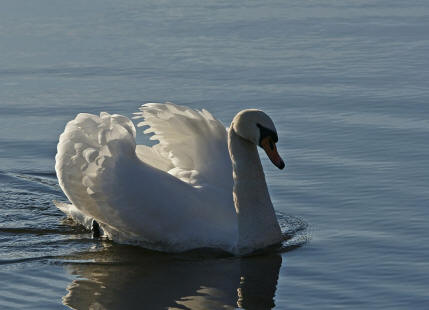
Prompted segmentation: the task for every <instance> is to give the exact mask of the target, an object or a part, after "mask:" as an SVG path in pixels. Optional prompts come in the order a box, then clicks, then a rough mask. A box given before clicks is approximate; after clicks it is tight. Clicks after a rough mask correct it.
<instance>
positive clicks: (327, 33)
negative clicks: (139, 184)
mask: <svg viewBox="0 0 429 310" xmlns="http://www.w3.org/2000/svg"><path fill="white" fill-rule="evenodd" d="M428 29H429V4H428V2H427V1H418V0H416V1H407V2H404V1H395V0H394V1H387V0H386V1H361V0H359V1H354V2H352V3H351V2H350V3H345V2H344V1H264V2H262V1H261V2H246V1H235V2H230V1H229V2H227V1H203V2H201V1H193V0H189V1H181V2H180V3H179V2H177V1H144V2H143V1H132V0H126V1H121V2H120V3H119V2H117V1H91V2H87V1H69V2H67V1H47V0H45V1H37V2H35V1H32V2H29V1H8V0H6V1H2V9H1V10H0V56H1V57H0V185H1V186H0V279H1V281H0V308H2V309H63V308H65V307H66V306H67V307H70V308H74V309H88V308H91V307H92V308H93V309H125V308H145V309H167V308H170V309H220V308H222V307H223V308H226V309H234V308H244V309H271V308H275V309H334V308H342V309H427V308H428V307H429V293H428V292H429V262H428V257H429V234H428V232H427V227H428V221H429V208H428V204H429V143H428V141H429V82H428V81H429V57H428V55H429V35H428ZM148 101H152V102H153V101H155V102H156V101H160V102H163V101H172V102H174V103H177V104H186V105H188V106H190V107H193V108H198V109H202V108H204V109H207V110H209V111H210V112H212V113H213V114H214V116H215V117H217V118H219V119H220V120H222V121H223V122H224V123H225V124H229V122H230V121H231V120H232V117H233V116H234V115H235V113H237V112H238V111H239V110H241V109H243V108H249V107H255V108H259V109H262V110H264V111H266V112H267V113H268V114H269V115H271V116H272V118H273V119H274V121H275V123H276V127H277V129H278V131H279V138H280V141H279V144H278V147H279V152H280V153H281V154H282V155H283V156H284V157H285V158H286V160H287V169H286V172H283V171H279V170H277V169H276V168H275V167H273V166H271V165H270V163H269V161H268V160H267V159H266V158H265V157H263V165H264V169H265V172H266V176H267V181H268V184H269V189H270V192H271V197H272V200H273V203H274V205H275V208H276V210H277V211H278V212H279V214H280V215H281V217H282V218H281V220H282V221H283V222H284V223H286V224H288V221H289V222H290V219H295V220H297V221H300V223H301V224H302V225H303V226H302V227H303V228H305V225H308V227H307V228H306V229H305V230H304V231H303V232H301V233H295V232H294V233H292V235H293V236H294V237H296V238H297V239H298V241H297V244H300V245H301V246H300V247H298V248H295V249H293V250H292V248H293V247H290V248H288V247H287V251H280V252H273V253H271V252H270V253H266V254H263V255H258V256H255V257H251V258H241V259H240V258H231V257H210V256H208V257H203V258H202V257H200V256H198V255H197V256H195V255H191V256H180V255H163V254H159V253H154V252H150V251H146V250H144V249H139V248H135V247H129V246H122V245H117V244H113V243H111V242H108V241H100V240H96V239H92V238H91V234H90V233H89V232H87V231H85V230H84V229H82V228H81V227H79V226H76V225H74V224H73V223H72V222H70V221H69V220H66V219H65V217H64V216H63V214H62V213H61V212H60V211H59V210H57V209H56V208H55V206H54V205H53V203H52V201H53V200H60V201H64V200H65V197H64V195H63V194H62V192H61V190H60V188H59V186H58V183H57V180H56V176H55V172H54V156H55V152H56V143H57V141H58V136H59V134H60V133H61V132H62V130H63V129H64V126H65V123H66V122H67V121H68V120H70V119H72V118H73V117H74V116H75V114H77V113H78V112H90V113H98V112H100V111H107V112H111V113H120V114H123V115H126V116H129V117H131V114H132V112H135V111H137V108H138V106H139V105H140V104H142V103H145V102H148ZM138 140H139V141H140V142H142V141H145V139H144V138H142V137H139V138H138ZM292 222H293V221H292ZM301 224H299V225H301ZM299 225H298V226H299ZM303 242H304V244H303Z"/></svg>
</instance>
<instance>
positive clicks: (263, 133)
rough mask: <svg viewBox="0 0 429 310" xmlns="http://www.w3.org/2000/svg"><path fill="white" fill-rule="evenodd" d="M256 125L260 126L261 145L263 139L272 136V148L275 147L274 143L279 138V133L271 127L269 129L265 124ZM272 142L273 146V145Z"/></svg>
mask: <svg viewBox="0 0 429 310" xmlns="http://www.w3.org/2000/svg"><path fill="white" fill-rule="evenodd" d="M256 127H258V128H259V137H260V138H259V146H261V141H262V139H264V138H266V137H270V148H271V149H274V144H272V143H276V142H277V141H278V140H279V138H278V136H277V133H276V132H275V131H273V130H271V129H268V128H266V127H264V126H262V125H261V124H256ZM271 144H272V147H271Z"/></svg>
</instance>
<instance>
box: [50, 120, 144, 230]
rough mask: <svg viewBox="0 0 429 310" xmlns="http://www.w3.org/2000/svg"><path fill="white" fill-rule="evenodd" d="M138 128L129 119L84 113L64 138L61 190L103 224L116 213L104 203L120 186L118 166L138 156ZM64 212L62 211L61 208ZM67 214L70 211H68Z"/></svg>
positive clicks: (59, 151) (60, 160)
mask: <svg viewBox="0 0 429 310" xmlns="http://www.w3.org/2000/svg"><path fill="white" fill-rule="evenodd" d="M135 135H136V131H135V127H134V125H133V123H132V122H131V121H130V120H129V119H128V118H126V117H124V116H121V115H110V114H108V113H105V112H102V113H101V114H100V116H96V115H92V114H86V113H80V114H78V115H77V116H76V118H75V119H74V120H72V121H70V122H68V123H67V125H66V127H65V129H64V132H63V133H62V134H61V136H60V140H59V143H58V148H57V155H56V157H55V161H56V164H55V170H56V173H57V177H58V181H59V184H60V186H61V189H62V190H63V191H64V193H65V194H66V196H67V198H68V199H69V200H70V202H72V204H73V206H75V207H76V209H77V210H79V211H80V212H82V213H83V215H84V216H88V217H90V218H95V219H97V220H98V221H101V222H107V221H105V220H104V218H105V215H106V214H109V213H110V215H112V214H111V212H114V210H109V209H111V208H110V207H109V204H107V203H104V202H105V201H106V199H109V197H106V193H109V188H113V187H114V186H116V184H114V182H115V177H114V175H112V174H114V167H115V166H116V164H117V162H118V161H119V160H121V159H123V158H124V157H135V156H136V155H135V148H136V143H135ZM60 209H62V208H61V207H60ZM66 213H67V212H66Z"/></svg>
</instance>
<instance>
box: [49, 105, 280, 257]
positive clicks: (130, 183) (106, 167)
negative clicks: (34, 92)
mask: <svg viewBox="0 0 429 310" xmlns="http://www.w3.org/2000/svg"><path fill="white" fill-rule="evenodd" d="M247 111H248V113H247V114H246V115H247V116H249V115H250V116H251V117H250V120H251V121H252V122H256V123H258V124H264V125H265V126H266V127H268V128H269V129H270V130H272V131H275V128H274V125H273V124H272V122H271V120H270V119H269V118H268V116H266V115H265V113H263V112H261V111H256V110H247ZM241 113H243V112H241ZM134 118H136V119H143V120H142V121H141V122H140V123H138V126H148V128H147V129H146V130H145V131H144V132H145V133H154V135H153V136H152V137H151V139H152V140H158V141H159V143H158V144H156V145H154V146H153V147H149V146H145V145H136V142H135V136H136V130H135V127H134V125H133V123H132V122H131V120H129V119H128V118H126V117H124V116H121V115H117V114H114V115H110V114H108V113H105V112H102V113H100V116H96V115H91V114H85V113H81V114H78V115H77V116H76V118H75V119H74V120H72V121H70V122H69V123H68V124H67V125H66V128H65V130H64V132H63V133H62V134H61V136H60V140H59V143H58V152H57V155H56V166H55V169H56V172H57V176H58V180H59V184H60V186H61V188H62V189H63V191H64V193H65V194H66V196H67V197H68V199H69V200H70V202H71V203H72V205H65V204H61V205H60V206H59V207H60V209H61V210H63V211H64V212H65V213H67V214H68V215H69V216H70V217H73V218H74V219H75V220H77V221H80V222H83V221H85V223H82V224H85V225H86V226H88V219H95V220H97V222H98V223H99V224H100V226H101V227H102V229H103V231H104V233H105V234H106V235H107V237H109V238H111V239H113V240H115V241H117V242H123V243H134V244H139V245H142V246H144V247H147V248H151V249H156V250H161V251H167V252H179V251H186V250H190V249H195V248H203V247H210V248H219V249H222V250H225V251H228V252H231V253H234V254H244V253H248V252H251V251H253V250H255V249H257V248H260V247H264V246H267V245H270V244H273V243H278V242H280V240H281V233H280V229H279V226H278V223H277V220H276V218H275V214H274V210H273V207H272V204H271V200H270V198H269V195H268V191H267V189H266V184H265V178H264V175H263V172H262V166H261V165H260V161H259V156H258V155H257V151H256V146H255V143H251V142H250V141H252V140H255V139H259V138H261V137H260V136H258V137H256V136H255V137H254V135H258V134H259V133H255V132H252V133H249V135H250V136H248V137H246V136H243V134H241V136H240V133H239V135H236V132H235V131H238V132H239V131H240V129H237V130H235V131H234V129H230V130H229V137H228V131H227V130H226V128H225V126H224V125H222V123H221V122H219V121H218V120H216V119H215V118H214V117H213V116H212V115H211V114H210V113H209V112H207V111H205V110H202V111H195V110H192V109H190V108H187V107H184V106H178V105H174V104H171V103H165V104H158V103H149V104H145V105H143V106H142V107H141V108H140V112H137V113H135V117H134ZM253 118H254V119H253ZM244 119H246V121H244ZM247 119H249V117H242V121H241V123H240V118H237V117H236V118H234V121H233V124H232V125H231V127H233V125H234V124H235V127H237V126H238V127H240V126H241V125H246V126H248V125H249V124H247V123H249V122H250V121H249V120H247ZM234 122H235V123H234ZM245 123H246V124H245ZM256 123H255V128H256ZM243 128H244V127H243ZM244 135H245V134H244ZM228 139H229V144H230V145H229V146H228ZM248 144H249V145H248ZM250 144H251V145H252V146H250ZM234 145H235V149H237V153H239V152H241V151H242V148H243V147H244V148H245V149H246V148H249V147H250V148H249V150H248V152H249V154H248V155H241V158H234V156H233V154H232V153H231V152H232V150H231V149H233V148H234ZM228 150H229V152H228ZM229 153H231V155H230V154H229ZM255 154H256V157H255ZM243 157H246V158H243ZM231 158H232V160H231ZM238 164H240V165H238ZM243 165H244V166H243ZM238 166H240V167H247V168H248V169H249V171H248V172H246V169H244V170H243V169H242V168H238ZM252 171H253V172H252ZM255 171H256V174H255ZM233 172H234V178H233ZM255 175H256V176H257V177H256V178H257V179H254V178H255ZM240 180H241V181H240ZM250 181H252V182H250ZM250 183H251V184H250ZM239 184H242V185H240V186H239ZM243 184H245V185H243ZM243 186H244V187H243ZM247 190H249V191H252V193H249V195H248V196H249V197H248V198H246V196H247V195H246V193H244V192H245V191H247ZM243 191H244V192H243ZM67 206H68V207H67ZM240 208H241V209H240ZM240 210H241V213H242V214H243V216H242V218H241V219H240ZM79 212H80V213H81V216H80V215H79ZM253 215H254V217H253ZM252 217H253V218H252ZM240 223H241V224H240ZM247 226H250V227H251V229H252V232H248V231H243V229H244V227H247ZM240 227H241V228H240ZM247 229H249V228H246V229H245V230H247ZM255 233H256V234H260V236H259V237H258V236H257V237H255Z"/></svg>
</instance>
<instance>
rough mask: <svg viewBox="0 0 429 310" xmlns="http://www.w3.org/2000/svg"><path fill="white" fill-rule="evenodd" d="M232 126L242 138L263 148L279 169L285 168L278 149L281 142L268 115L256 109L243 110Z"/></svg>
mask: <svg viewBox="0 0 429 310" xmlns="http://www.w3.org/2000/svg"><path fill="white" fill-rule="evenodd" d="M231 125H232V128H233V129H234V131H235V132H236V133H237V134H238V135H239V136H240V137H242V138H243V139H246V140H248V141H250V142H252V143H254V144H256V145H259V146H260V147H262V148H263V149H264V150H265V152H266V153H267V155H268V157H269V159H270V160H271V162H272V163H273V164H274V165H276V166H277V167H278V168H279V169H283V168H284V167H285V163H284V161H283V159H282V158H281V157H280V155H279V153H278V152H277V148H276V143H277V141H278V140H279V138H278V136H277V130H276V127H275V126H274V123H273V121H272V120H271V118H270V117H269V116H268V115H267V114H265V113H264V112H262V111H260V110H256V109H247V110H243V111H241V112H239V113H238V114H237V115H236V116H235V117H234V119H233V121H232V124H231Z"/></svg>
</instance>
